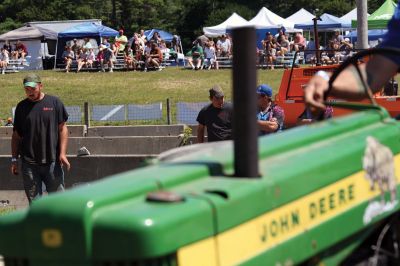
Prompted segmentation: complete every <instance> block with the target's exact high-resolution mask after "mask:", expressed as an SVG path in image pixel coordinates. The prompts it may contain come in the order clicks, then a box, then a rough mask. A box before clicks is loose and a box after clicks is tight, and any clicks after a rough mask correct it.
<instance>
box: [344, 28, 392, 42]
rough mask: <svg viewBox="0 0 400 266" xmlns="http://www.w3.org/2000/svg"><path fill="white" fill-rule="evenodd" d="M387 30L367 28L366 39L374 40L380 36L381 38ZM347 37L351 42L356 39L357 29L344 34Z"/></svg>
mask: <svg viewBox="0 0 400 266" xmlns="http://www.w3.org/2000/svg"><path fill="white" fill-rule="evenodd" d="M386 32H387V29H380V30H368V41H376V40H378V39H380V38H383V37H384V36H385V34H386ZM345 37H346V38H349V39H350V40H351V41H352V42H356V41H357V30H355V31H352V32H350V33H349V34H347V35H346V36H345Z"/></svg>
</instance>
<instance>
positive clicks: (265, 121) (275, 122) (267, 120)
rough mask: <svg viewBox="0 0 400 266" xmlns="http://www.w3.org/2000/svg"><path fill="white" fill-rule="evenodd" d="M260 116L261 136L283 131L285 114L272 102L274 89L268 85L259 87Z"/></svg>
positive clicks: (258, 121)
mask: <svg viewBox="0 0 400 266" xmlns="http://www.w3.org/2000/svg"><path fill="white" fill-rule="evenodd" d="M257 95H258V111H259V112H258V114H257V124H258V127H259V129H260V135H266V134H270V133H274V132H279V131H282V130H283V122H284V120H285V113H284V111H283V109H282V108H281V107H279V106H278V105H276V104H275V103H274V102H273V101H272V88H271V87H270V86H268V85H266V84H262V85H260V86H258V87H257Z"/></svg>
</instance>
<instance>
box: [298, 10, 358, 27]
mask: <svg viewBox="0 0 400 266" xmlns="http://www.w3.org/2000/svg"><path fill="white" fill-rule="evenodd" d="M320 18H321V20H317V27H318V29H319V30H321V29H322V30H329V29H335V28H341V29H348V28H351V25H350V24H349V23H347V22H346V21H344V20H342V19H340V18H338V17H335V16H333V15H330V14H327V13H324V14H323V15H322V16H321V17H320ZM294 27H295V28H297V29H303V30H313V29H314V21H313V20H310V21H309V22H307V23H302V24H295V25H294Z"/></svg>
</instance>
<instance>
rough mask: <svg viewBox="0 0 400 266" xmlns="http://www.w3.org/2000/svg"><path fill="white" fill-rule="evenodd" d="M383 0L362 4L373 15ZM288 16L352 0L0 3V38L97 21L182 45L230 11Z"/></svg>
mask: <svg viewBox="0 0 400 266" xmlns="http://www.w3.org/2000/svg"><path fill="white" fill-rule="evenodd" d="M384 1H385V0H368V12H369V13H372V12H374V11H375V10H376V9H377V8H378V7H379V6H380V5H382V3H383V2H384ZM263 6H264V7H266V8H268V9H270V10H271V11H272V12H274V13H276V14H278V15H280V16H282V17H288V16H290V15H291V14H293V13H294V12H296V11H298V10H299V9H300V8H305V9H307V10H308V11H309V12H311V13H316V14H319V15H320V14H322V13H324V12H327V13H329V14H332V15H335V16H342V15H344V14H346V13H347V12H349V11H350V10H352V9H353V8H354V7H355V6H356V1H355V0H325V1H320V0H288V1H275V0H253V1H248V0H231V1H227V0H50V1H49V0H47V1H46V0H0V34H1V33H4V32H7V31H10V30H12V29H16V28H18V27H20V26H23V25H24V23H26V22H29V21H51V20H76V19H93V18H96V19H101V20H102V21H103V24H104V25H107V26H110V27H112V28H114V29H119V28H124V29H125V32H126V33H127V35H128V36H131V35H132V34H133V32H136V31H139V29H151V28H159V29H163V30H166V31H170V32H173V33H176V34H178V35H180V36H181V37H182V40H183V42H184V43H186V44H187V43H190V42H191V40H193V39H194V38H195V36H198V35H200V34H202V28H203V27H204V26H213V25H216V24H219V23H221V22H223V21H224V20H225V19H226V18H228V17H229V16H230V15H231V14H232V13H233V12H236V13H238V14H239V15H241V16H242V17H243V18H245V19H247V20H249V19H251V18H253V17H254V16H255V15H256V14H257V12H258V11H259V10H260V8H261V7H263Z"/></svg>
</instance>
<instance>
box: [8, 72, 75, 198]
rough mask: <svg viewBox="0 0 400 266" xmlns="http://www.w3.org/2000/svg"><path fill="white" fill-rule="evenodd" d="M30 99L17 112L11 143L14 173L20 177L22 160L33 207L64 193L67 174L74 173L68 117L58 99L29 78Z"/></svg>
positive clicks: (36, 79) (26, 86)
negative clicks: (47, 197)
mask: <svg viewBox="0 0 400 266" xmlns="http://www.w3.org/2000/svg"><path fill="white" fill-rule="evenodd" d="M23 86H24V89H25V94H26V99H24V100H22V101H21V102H19V103H18V105H17V107H16V109H15V119H14V128H13V135H12V139H11V151H12V158H11V173H12V174H14V175H18V158H19V156H20V158H21V172H22V177H23V184H24V189H25V193H26V196H27V198H28V200H29V203H31V202H32V200H34V199H36V198H38V197H40V196H41V195H42V192H43V191H42V182H43V183H44V184H45V186H46V190H47V192H49V193H51V192H55V191H63V190H64V171H63V167H64V166H65V167H66V168H67V170H69V169H70V163H69V161H68V159H67V156H66V152H67V143H68V129H67V125H66V122H67V120H68V113H67V111H66V110H65V107H64V104H63V103H62V102H61V101H60V100H59V99H58V98H57V97H55V96H51V95H48V94H45V93H44V92H43V91H42V88H43V84H42V81H41V78H40V77H39V76H38V75H36V74H28V75H27V76H26V77H25V78H24V80H23Z"/></svg>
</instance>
